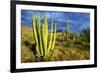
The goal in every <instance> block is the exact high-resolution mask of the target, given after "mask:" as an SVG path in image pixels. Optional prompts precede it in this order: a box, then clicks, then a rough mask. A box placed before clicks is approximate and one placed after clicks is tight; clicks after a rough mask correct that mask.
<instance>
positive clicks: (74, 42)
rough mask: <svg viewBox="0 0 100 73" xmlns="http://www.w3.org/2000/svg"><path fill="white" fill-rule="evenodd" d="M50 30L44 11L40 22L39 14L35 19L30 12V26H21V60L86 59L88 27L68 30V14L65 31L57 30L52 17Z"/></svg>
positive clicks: (88, 50) (88, 48) (23, 61)
mask: <svg viewBox="0 0 100 73" xmlns="http://www.w3.org/2000/svg"><path fill="white" fill-rule="evenodd" d="M51 22H52V23H51V26H50V31H48V19H47V17H46V14H45V13H44V21H43V23H41V17H40V14H39V13H38V14H37V19H35V18H34V14H32V27H29V26H24V25H22V27H21V38H22V40H21V43H22V47H21V62H22V63H28V62H46V61H69V60H87V59H89V58H90V29H89V28H84V29H83V30H82V31H81V32H71V31H69V28H68V26H69V24H68V16H67V17H66V24H65V25H66V31H63V29H62V31H57V30H56V23H55V22H54V19H53V18H52V21H51Z"/></svg>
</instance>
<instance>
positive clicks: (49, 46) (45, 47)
mask: <svg viewBox="0 0 100 73" xmlns="http://www.w3.org/2000/svg"><path fill="white" fill-rule="evenodd" d="M53 25H54V21H53V19H52V24H51V30H50V31H51V32H50V40H49V41H48V38H49V36H48V22H47V17H46V14H44V22H43V25H42V29H41V28H40V26H41V18H40V15H39V13H38V15H37V22H35V18H34V14H33V15H32V26H33V37H34V39H35V44H36V53H37V54H36V56H38V57H41V58H46V57H47V56H48V55H49V54H50V51H52V50H53V49H54V45H55V40H56V24H55V25H54V29H53ZM53 30H54V33H53Z"/></svg>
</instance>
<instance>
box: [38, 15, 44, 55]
mask: <svg viewBox="0 0 100 73" xmlns="http://www.w3.org/2000/svg"><path fill="white" fill-rule="evenodd" d="M40 25H41V19H40V14H39V13H38V15H37V32H38V33H37V35H38V42H39V48H40V53H41V55H42V56H43V46H42V38H41V30H40Z"/></svg>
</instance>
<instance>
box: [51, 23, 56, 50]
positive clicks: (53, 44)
mask: <svg viewBox="0 0 100 73" xmlns="http://www.w3.org/2000/svg"><path fill="white" fill-rule="evenodd" d="M55 40H56V24H55V25H54V35H53V42H52V47H51V51H52V50H53V49H54V46H55Z"/></svg>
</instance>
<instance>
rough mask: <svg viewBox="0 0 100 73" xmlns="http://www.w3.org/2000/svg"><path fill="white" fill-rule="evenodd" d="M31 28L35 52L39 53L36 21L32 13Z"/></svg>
mask: <svg viewBox="0 0 100 73" xmlns="http://www.w3.org/2000/svg"><path fill="white" fill-rule="evenodd" d="M32 28H33V36H34V40H35V43H36V52H37V54H38V55H40V50H39V45H38V38H37V31H36V21H35V18H34V14H32Z"/></svg>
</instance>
